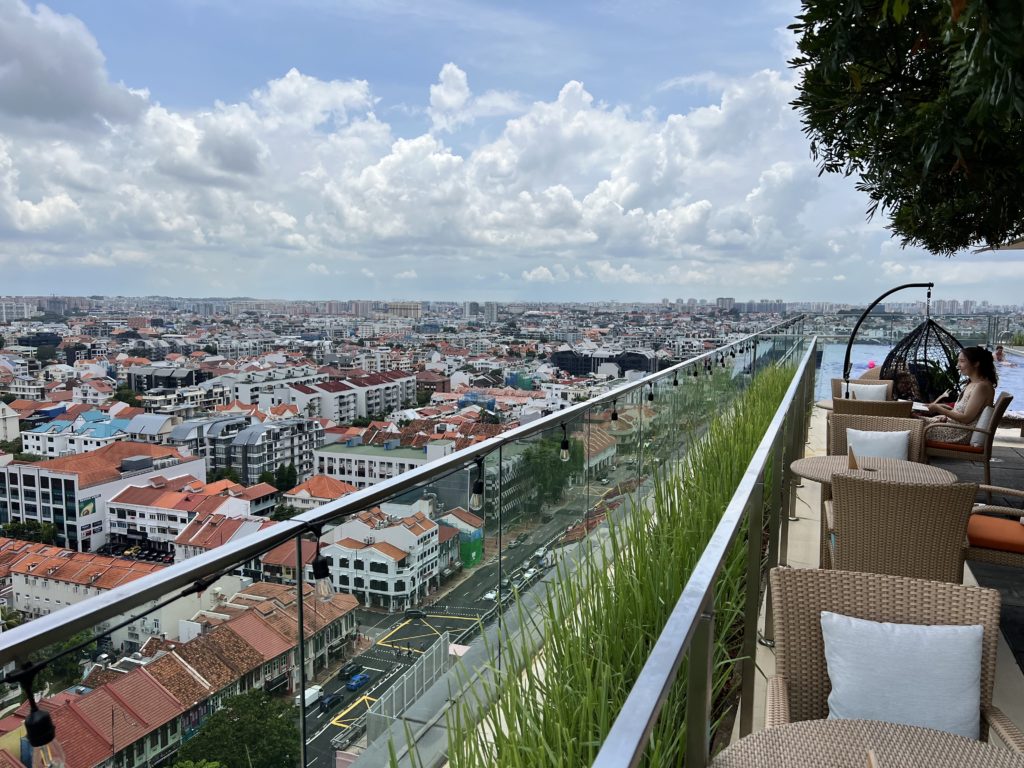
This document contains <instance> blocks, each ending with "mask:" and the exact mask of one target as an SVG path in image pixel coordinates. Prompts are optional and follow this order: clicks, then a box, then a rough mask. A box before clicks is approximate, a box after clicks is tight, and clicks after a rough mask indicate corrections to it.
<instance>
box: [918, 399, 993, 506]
mask: <svg viewBox="0 0 1024 768" xmlns="http://www.w3.org/2000/svg"><path fill="white" fill-rule="evenodd" d="M1011 402H1013V395H1011V394H1008V393H1006V392H1000V393H999V396H998V397H997V398H996V402H995V405H994V406H993V409H992V417H991V418H990V419H989V420H988V424H987V425H986V426H985V427H977V426H975V427H969V426H967V425H966V424H957V423H956V422H954V421H948V422H945V423H943V424H929V425H928V426H927V427H926V428H925V433H924V437H925V454H926V456H927V458H929V459H957V460H959V461H980V462H981V463H982V466H983V468H984V471H985V485H991V483H992V474H991V470H990V467H989V464H990V462H991V459H992V440H993V439H994V438H995V436H996V430H997V429H998V428H999V422H1000V421H1001V420H1002V418H1003V414H1004V413H1006V409H1007V408H1009V407H1010V403H1011ZM936 427H951V428H953V429H962V430H964V434H970V435H972V436H976V437H972V441H971V442H970V443H945V442H940V441H937V440H930V439H928V432H929V431H931V430H932V429H934V428H936ZM991 498H992V497H991V496H989V500H990V501H991Z"/></svg>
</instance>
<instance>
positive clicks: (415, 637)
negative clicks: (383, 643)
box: [395, 627, 437, 643]
mask: <svg viewBox="0 0 1024 768" xmlns="http://www.w3.org/2000/svg"><path fill="white" fill-rule="evenodd" d="M430 629H434V628H433V627H430ZM434 634H437V630H436V629H434ZM433 636H434V635H402V636H401V637H399V638H397V639H396V640H395V642H396V643H404V642H405V641H406V640H422V639H423V638H424V637H433Z"/></svg>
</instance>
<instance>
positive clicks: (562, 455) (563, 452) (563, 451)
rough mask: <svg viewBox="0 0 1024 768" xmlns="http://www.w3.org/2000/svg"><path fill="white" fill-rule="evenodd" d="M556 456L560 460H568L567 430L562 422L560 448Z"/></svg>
mask: <svg viewBox="0 0 1024 768" xmlns="http://www.w3.org/2000/svg"><path fill="white" fill-rule="evenodd" d="M558 458H559V459H561V460H562V461H568V460H569V432H568V431H567V430H566V427H565V424H564V423H563V424H562V448H561V450H559V452H558Z"/></svg>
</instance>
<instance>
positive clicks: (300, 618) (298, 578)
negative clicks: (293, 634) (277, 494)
mask: <svg viewBox="0 0 1024 768" xmlns="http://www.w3.org/2000/svg"><path fill="white" fill-rule="evenodd" d="M318 546H319V545H318ZM304 565H305V564H304V563H303V562H302V534H301V533H300V534H298V535H297V536H296V537H295V591H296V600H295V618H296V620H297V624H298V627H297V631H298V633H299V736H300V738H301V739H302V740H301V741H300V742H299V750H300V754H301V755H302V763H301V765H303V766H305V765H306V625H305V620H306V618H305V615H304V614H305V606H304V604H303V598H304V597H305V595H304V594H303V593H304V592H305V590H304V587H305V584H306V574H305V572H304Z"/></svg>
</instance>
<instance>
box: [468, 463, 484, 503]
mask: <svg viewBox="0 0 1024 768" xmlns="http://www.w3.org/2000/svg"><path fill="white" fill-rule="evenodd" d="M483 508H484V461H483V459H477V460H476V480H474V481H473V492H472V493H471V494H470V495H469V509H470V511H472V512H479V511H480V510H481V509H483Z"/></svg>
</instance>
